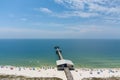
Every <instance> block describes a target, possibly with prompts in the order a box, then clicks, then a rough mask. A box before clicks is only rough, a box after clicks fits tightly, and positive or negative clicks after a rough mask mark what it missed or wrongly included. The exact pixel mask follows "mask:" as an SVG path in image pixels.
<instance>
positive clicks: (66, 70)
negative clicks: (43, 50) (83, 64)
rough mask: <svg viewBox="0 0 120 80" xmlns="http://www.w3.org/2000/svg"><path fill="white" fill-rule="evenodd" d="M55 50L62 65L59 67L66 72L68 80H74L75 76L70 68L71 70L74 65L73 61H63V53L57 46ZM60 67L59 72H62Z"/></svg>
mask: <svg viewBox="0 0 120 80" xmlns="http://www.w3.org/2000/svg"><path fill="white" fill-rule="evenodd" d="M55 49H56V54H58V57H59V63H60V64H59V63H58V65H57V66H60V67H61V70H62V69H63V70H64V72H65V75H66V78H67V80H74V79H73V76H72V74H71V72H70V68H71V66H72V67H73V64H71V61H68V60H64V59H63V56H62V54H61V52H62V51H61V50H60V49H59V47H58V46H56V47H55ZM68 65H71V66H68ZM60 67H59V70H60Z"/></svg>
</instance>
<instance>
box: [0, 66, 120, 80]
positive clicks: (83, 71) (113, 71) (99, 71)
mask: <svg viewBox="0 0 120 80" xmlns="http://www.w3.org/2000/svg"><path fill="white" fill-rule="evenodd" d="M51 72H52V73H51ZM71 73H72V75H73V78H74V80H80V79H83V78H91V77H96V78H107V77H113V76H114V77H120V68H76V69H75V70H73V71H71ZM0 75H15V76H25V77H38V78H46V77H51V78H52V77H57V78H61V79H63V80H67V79H66V76H65V73H64V71H58V70H57V68H56V67H50V66H48V67H41V68H40V67H16V66H7V65H6V66H0Z"/></svg>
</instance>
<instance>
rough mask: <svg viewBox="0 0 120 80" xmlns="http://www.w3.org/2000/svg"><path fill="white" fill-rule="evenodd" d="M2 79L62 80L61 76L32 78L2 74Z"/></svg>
mask: <svg viewBox="0 0 120 80" xmlns="http://www.w3.org/2000/svg"><path fill="white" fill-rule="evenodd" d="M0 80H62V79H60V78H56V77H53V78H51V77H50V78H49V77H46V78H38V77H34V78H30V77H25V76H15V75H0Z"/></svg>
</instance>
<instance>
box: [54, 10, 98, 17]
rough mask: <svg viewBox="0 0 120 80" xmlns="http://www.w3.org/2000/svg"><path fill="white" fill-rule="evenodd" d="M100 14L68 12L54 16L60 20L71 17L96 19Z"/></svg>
mask: <svg viewBox="0 0 120 80" xmlns="http://www.w3.org/2000/svg"><path fill="white" fill-rule="evenodd" d="M97 15H99V14H97V13H90V12H82V11H72V12H71V11H66V12H63V13H56V14H53V16H57V17H60V18H69V17H82V18H89V17H95V16H97Z"/></svg>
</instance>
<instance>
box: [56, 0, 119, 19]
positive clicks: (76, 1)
mask: <svg viewBox="0 0 120 80" xmlns="http://www.w3.org/2000/svg"><path fill="white" fill-rule="evenodd" d="M55 2H56V3H58V4H61V5H63V6H65V7H66V8H68V9H71V12H70V13H72V15H73V16H74V15H75V12H77V15H76V16H79V17H93V16H100V15H102V16H103V15H106V16H110V17H112V16H117V17H120V15H119V14H120V5H119V3H120V0H112V1H111V0H55ZM83 13H84V14H83ZM96 14H99V15H96ZM86 15H87V16H86Z"/></svg>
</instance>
